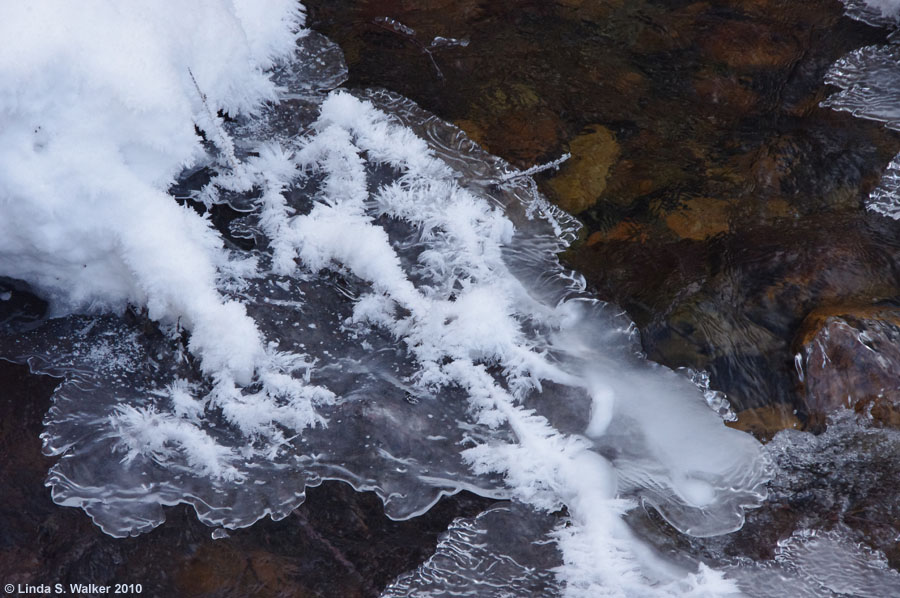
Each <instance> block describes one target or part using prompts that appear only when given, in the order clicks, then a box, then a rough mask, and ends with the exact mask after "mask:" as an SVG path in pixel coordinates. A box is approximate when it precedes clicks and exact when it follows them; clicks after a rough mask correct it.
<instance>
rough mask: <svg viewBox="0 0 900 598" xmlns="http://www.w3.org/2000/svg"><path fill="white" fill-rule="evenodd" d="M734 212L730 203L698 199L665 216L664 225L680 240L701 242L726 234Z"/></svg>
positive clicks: (720, 200)
mask: <svg viewBox="0 0 900 598" xmlns="http://www.w3.org/2000/svg"><path fill="white" fill-rule="evenodd" d="M733 211H734V205H733V204H732V203H731V202H728V201H725V200H722V199H716V198H713V197H698V198H697V199H693V200H691V201H689V202H686V204H685V205H684V206H683V207H682V208H681V209H678V210H675V211H672V212H670V213H669V214H667V215H666V225H667V226H668V227H669V228H670V229H672V231H673V232H674V233H675V234H676V235H678V236H679V237H680V238H682V239H694V240H696V241H702V240H704V239H707V238H709V237H714V236H716V235H718V234H721V233H726V232H728V230H729V228H730V223H729V221H730V217H731V213H732V212H733Z"/></svg>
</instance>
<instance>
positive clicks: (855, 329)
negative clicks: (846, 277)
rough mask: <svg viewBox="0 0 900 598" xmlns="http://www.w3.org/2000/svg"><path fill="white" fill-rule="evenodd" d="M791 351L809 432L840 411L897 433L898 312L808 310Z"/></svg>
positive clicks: (899, 389)
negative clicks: (868, 418)
mask: <svg viewBox="0 0 900 598" xmlns="http://www.w3.org/2000/svg"><path fill="white" fill-rule="evenodd" d="M795 349H796V353H795V364H796V367H797V377H798V384H799V387H800V396H801V398H802V400H803V402H804V405H805V407H806V410H807V411H808V413H809V416H810V425H811V426H812V427H813V428H816V429H818V428H821V426H822V425H824V423H825V420H826V418H827V416H828V415H829V414H831V413H833V412H835V411H836V410H838V409H844V408H849V409H853V410H855V411H857V412H861V413H866V414H868V415H869V416H871V417H872V418H873V419H874V420H876V421H878V422H879V423H882V424H884V425H888V426H892V427H900V309H897V308H880V307H831V308H820V309H816V310H813V311H812V312H811V313H810V314H809V315H808V316H807V317H806V319H805V320H804V321H803V324H802V326H801V328H800V331H799V332H798V335H797V338H796V340H795Z"/></svg>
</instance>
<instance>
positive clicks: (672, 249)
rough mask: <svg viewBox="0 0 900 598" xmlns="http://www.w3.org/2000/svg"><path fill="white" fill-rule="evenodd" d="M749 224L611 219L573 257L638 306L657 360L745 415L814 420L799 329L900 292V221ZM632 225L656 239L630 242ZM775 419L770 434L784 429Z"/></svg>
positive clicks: (620, 299)
mask: <svg viewBox="0 0 900 598" xmlns="http://www.w3.org/2000/svg"><path fill="white" fill-rule="evenodd" d="M622 222H623V223H628V222H634V221H631V220H623V221H622ZM732 222H734V221H732ZM743 225H744V223H743V222H741V221H738V222H737V227H736V228H735V226H733V228H732V230H731V231H730V232H728V233H727V234H722V235H717V236H714V237H710V238H707V239H705V240H692V239H682V240H678V241H672V240H670V239H669V238H667V237H665V236H663V235H662V234H660V232H659V231H658V229H656V228H654V227H653V226H651V225H649V224H641V225H640V227H639V228H634V229H631V228H630V227H629V225H628V224H623V225H622V226H621V227H619V226H618V225H613V226H611V227H609V228H608V229H606V231H605V232H600V233H599V234H594V235H591V236H590V237H589V243H586V244H585V245H584V246H582V247H580V248H578V249H577V250H576V251H573V252H570V253H569V254H567V256H566V257H567V259H568V260H569V261H570V263H572V264H573V265H574V266H575V267H576V268H578V269H579V270H580V271H581V272H583V273H584V274H585V275H586V276H587V277H588V280H589V281H591V282H593V283H594V284H595V285H596V286H597V288H598V289H599V290H600V293H601V295H602V296H604V297H607V298H610V299H612V300H613V301H615V302H616V303H617V304H619V305H622V306H623V307H625V309H626V310H628V313H629V314H630V315H631V316H632V317H633V318H634V319H635V321H636V323H637V324H638V326H639V327H640V329H641V336H642V341H643V345H644V349H645V351H646V352H647V353H648V355H649V356H650V357H651V358H652V359H654V360H657V361H660V362H662V363H665V364H667V365H670V366H672V367H682V366H684V367H691V368H694V369H698V370H706V371H708V372H709V373H710V378H711V383H712V386H713V388H715V389H718V390H722V391H724V392H725V393H726V394H727V395H728V397H729V399H730V400H731V401H732V403H733V405H734V407H735V409H736V410H737V411H742V410H745V409H757V408H761V407H766V406H776V405H784V406H785V407H786V408H787V413H793V411H794V410H795V409H796V410H797V414H796V417H797V418H798V419H799V420H800V421H802V422H804V423H805V421H806V417H807V414H806V404H805V402H804V401H802V400H801V399H800V397H799V395H798V394H797V392H796V390H797V388H796V374H795V368H794V361H793V358H794V354H795V351H794V348H793V342H794V338H795V336H796V334H797V331H798V330H799V328H800V326H801V323H802V322H803V320H804V318H805V317H806V316H807V314H808V313H809V312H810V311H811V310H813V309H815V308H817V307H818V306H821V305H847V304H854V303H859V302H866V303H871V302H878V301H890V300H892V299H893V298H895V297H896V296H897V295H898V294H900V280H898V277H897V274H896V272H897V271H898V268H900V245H898V239H900V225H898V224H897V223H895V222H893V221H889V220H887V219H884V218H879V217H877V216H875V215H868V214H855V215H849V214H848V215H845V216H844V217H843V218H842V219H838V218H833V217H828V216H824V215H823V216H819V217H812V216H807V217H805V218H802V219H799V220H798V219H794V218H787V217H786V218H782V219H780V220H777V221H776V222H775V223H773V224H771V225H768V226H764V227H756V228H752V229H749V230H747V229H743ZM630 230H635V231H639V232H636V235H641V234H643V235H646V236H645V237H643V238H641V237H639V236H632V237H631V238H629V236H628V235H629V231H630ZM666 230H669V229H666ZM638 238H641V240H642V242H634V240H635V239H638ZM764 421H765V420H764ZM774 424H775V427H774V428H773V429H772V430H770V431H769V432H764V433H763V432H760V434H762V435H767V434H771V433H772V432H774V431H777V430H778V429H780V428H781V427H783V425H782V424H781V423H778V421H777V420H775V421H774ZM756 427H757V428H759V429H760V430H763V429H765V427H766V425H765V424H764V423H760V424H758V425H757V426H756Z"/></svg>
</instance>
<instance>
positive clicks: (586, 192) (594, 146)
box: [550, 125, 619, 214]
mask: <svg viewBox="0 0 900 598" xmlns="http://www.w3.org/2000/svg"><path fill="white" fill-rule="evenodd" d="M569 151H570V152H571V154H572V157H571V158H569V160H568V161H567V162H566V163H565V164H564V165H563V167H562V168H561V169H560V172H559V174H558V175H557V176H555V177H553V178H552V179H550V187H551V188H552V189H553V191H554V193H555V194H556V197H557V203H558V205H559V206H560V207H561V208H563V209H564V210H566V211H568V212H570V213H572V214H579V213H581V212H583V211H584V210H586V209H588V208H589V207H591V206H592V205H594V204H595V203H596V202H597V200H598V199H599V198H600V195H601V194H602V193H603V191H604V190H605V189H606V179H607V177H608V176H609V171H610V168H611V167H612V166H613V164H615V163H616V160H618V158H619V144H618V143H616V138H615V135H613V133H612V131H610V130H609V129H607V128H605V127H602V126H599V125H595V126H593V127H591V128H590V129H589V132H587V133H584V134H582V135H579V136H578V137H575V138H574V139H573V140H572V141H571V142H569Z"/></svg>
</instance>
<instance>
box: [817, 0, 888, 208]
mask: <svg viewBox="0 0 900 598" xmlns="http://www.w3.org/2000/svg"><path fill="white" fill-rule="evenodd" d="M844 4H845V6H846V12H847V15H848V16H850V17H852V18H854V19H857V20H860V21H862V22H864V23H868V24H870V25H873V26H876V27H886V28H890V29H896V27H897V26H898V24H900V6H898V5H897V4H896V3H895V2H892V1H888V0H885V1H873V0H844ZM897 42H898V40H897V39H896V34H894V35H892V41H891V43H890V44H888V45H884V46H868V47H865V48H860V49H858V50H854V51H853V52H851V53H850V54H848V55H846V56H844V57H842V58H841V59H840V60H838V61H837V62H836V63H835V64H834V65H832V67H831V68H830V69H829V71H828V73H827V74H826V76H825V82H826V83H830V84H832V85H835V86H837V87H839V88H840V89H841V90H840V91H839V92H837V93H835V94H833V95H831V96H830V97H829V98H828V99H826V100H825V101H824V102H822V105H823V106H828V107H830V108H833V109H835V110H842V111H845V112H850V113H851V114H853V115H854V116H858V117H860V118H866V119H869V120H874V121H878V122H883V123H885V126H887V127H889V128H891V129H894V130H900V62H898V59H900V45H898V43H897ZM866 205H867V207H868V209H870V210H872V211H874V212H878V213H880V214H883V215H885V216H889V217H891V218H895V219H897V218H900V156H897V157H895V158H894V160H893V161H892V162H891V163H890V165H889V166H888V167H887V169H886V170H885V173H884V175H883V176H882V179H881V182H880V183H879V184H878V187H876V188H875V190H874V191H872V193H871V194H870V196H869V199H868V201H867V202H866Z"/></svg>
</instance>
